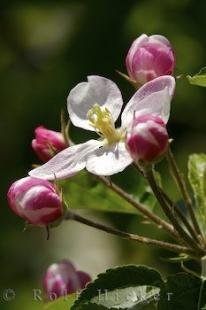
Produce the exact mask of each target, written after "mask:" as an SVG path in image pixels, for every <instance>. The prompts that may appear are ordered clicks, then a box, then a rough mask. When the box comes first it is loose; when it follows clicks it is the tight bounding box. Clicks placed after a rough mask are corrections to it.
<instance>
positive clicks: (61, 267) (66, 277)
mask: <svg viewBox="0 0 206 310" xmlns="http://www.w3.org/2000/svg"><path fill="white" fill-rule="evenodd" d="M90 281H91V277H90V276H89V275H88V274H87V273H86V272H84V271H77V270H76V269H75V267H74V266H73V264H72V263H71V262H70V261H68V260H63V261H61V262H60V263H56V264H52V265H51V266H49V268H48V269H47V271H46V273H45V275H44V278H43V287H44V291H45V293H46V296H47V298H48V299H55V298H57V297H60V296H65V295H68V294H72V293H75V292H77V291H79V290H81V289H83V288H85V286H86V284H87V283H88V282H90Z"/></svg>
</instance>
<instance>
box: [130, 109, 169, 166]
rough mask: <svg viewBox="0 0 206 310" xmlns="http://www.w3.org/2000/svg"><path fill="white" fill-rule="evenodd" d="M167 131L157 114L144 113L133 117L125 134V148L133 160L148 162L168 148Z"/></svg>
mask: <svg viewBox="0 0 206 310" xmlns="http://www.w3.org/2000/svg"><path fill="white" fill-rule="evenodd" d="M168 141H169V138H168V133H167V129H166V126H165V123H164V122H163V120H162V119H161V118H160V117H159V116H155V115H144V116H139V117H137V118H135V119H134V121H133V125H132V129H131V131H130V132H129V133H128V134H127V140H126V144H127V148H128V150H129V152H130V155H131V156H132V158H133V159H134V160H135V161H138V160H142V161H145V162H150V161H153V160H156V159H158V158H159V157H160V156H162V155H163V154H164V153H165V152H166V151H167V148H168Z"/></svg>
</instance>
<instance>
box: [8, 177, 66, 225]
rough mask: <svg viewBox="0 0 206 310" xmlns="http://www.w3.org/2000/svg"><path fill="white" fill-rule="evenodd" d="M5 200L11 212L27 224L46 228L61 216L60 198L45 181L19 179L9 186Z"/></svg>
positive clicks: (50, 184)
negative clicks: (6, 199)
mask: <svg viewBox="0 0 206 310" xmlns="http://www.w3.org/2000/svg"><path fill="white" fill-rule="evenodd" d="M7 198H8V203H9V207H10V208H11V209H12V211H13V212H14V213H15V214H17V215H18V216H20V217H22V218H23V219H24V220H26V221H27V222H28V223H29V224H33V225H40V226H46V225H48V224H50V223H52V222H54V221H56V220H57V219H59V218H60V217H61V216H62V214H63V208H62V201H61V196H60V195H59V193H58V192H57V190H56V189H55V187H54V185H53V184H52V183H50V182H48V181H46V180H41V179H38V178H33V177H26V178H23V179H20V180H18V181H16V182H14V183H13V184H12V185H11V187H10V189H9V191H8V194H7Z"/></svg>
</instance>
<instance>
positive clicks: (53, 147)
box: [32, 126, 68, 162]
mask: <svg viewBox="0 0 206 310" xmlns="http://www.w3.org/2000/svg"><path fill="white" fill-rule="evenodd" d="M67 147H68V144H67V143H66V142H65V140H64V137H63V135H62V133H61V132H58V131H53V130H49V129H47V128H45V127H43V126H39V127H37V128H36V129H35V139H33V140H32V148H33V150H34V151H35V153H36V154H37V156H38V157H39V159H40V160H42V161H43V162H46V161H48V160H49V159H51V158H52V157H54V156H55V155H56V154H57V153H59V152H60V151H62V150H64V149H65V148H67Z"/></svg>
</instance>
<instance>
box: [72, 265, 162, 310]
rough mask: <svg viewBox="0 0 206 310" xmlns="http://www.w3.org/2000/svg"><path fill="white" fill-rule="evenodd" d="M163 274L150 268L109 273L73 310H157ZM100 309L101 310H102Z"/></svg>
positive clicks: (93, 284) (87, 290) (89, 289)
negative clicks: (91, 306)
mask: <svg viewBox="0 0 206 310" xmlns="http://www.w3.org/2000/svg"><path fill="white" fill-rule="evenodd" d="M162 286H164V283H163V281H162V278H161V276H160V274H159V273H158V272H157V271H156V270H154V269H151V268H148V267H146V266H134V265H130V266H124V267H118V268H114V269H109V270H107V271H106V272H105V273H102V274H100V275H99V276H98V278H97V279H96V280H95V281H93V282H92V283H90V284H89V285H88V286H87V288H86V289H85V290H84V291H83V292H82V293H81V295H80V297H79V298H78V300H76V302H75V303H74V305H73V307H72V310H84V309H90V308H89V305H92V304H93V305H94V307H93V308H91V309H97V310H98V309H100V310H101V309H130V310H135V309H136V310H140V309H141V310H143V309H144V310H146V309H147V310H153V309H156V305H155V304H156V301H157V299H158V295H159V292H160V289H161V287H162ZM98 307H99V308H98ZM102 307H103V308H102Z"/></svg>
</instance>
